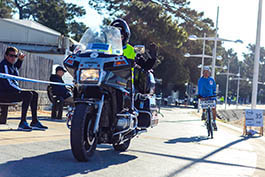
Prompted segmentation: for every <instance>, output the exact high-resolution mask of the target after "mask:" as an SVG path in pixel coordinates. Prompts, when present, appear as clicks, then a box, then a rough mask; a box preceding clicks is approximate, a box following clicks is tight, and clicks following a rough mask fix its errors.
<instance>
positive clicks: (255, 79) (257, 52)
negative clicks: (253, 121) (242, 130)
mask: <svg viewBox="0 0 265 177" xmlns="http://www.w3.org/2000/svg"><path fill="white" fill-rule="evenodd" d="M261 17H262V0H259V11H258V22H257V35H256V48H255V60H254V71H253V84H252V99H251V109H255V108H256V104H257V92H258V77H259V60H260V35H261Z"/></svg>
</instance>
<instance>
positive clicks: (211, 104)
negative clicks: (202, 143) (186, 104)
mask: <svg viewBox="0 0 265 177" xmlns="http://www.w3.org/2000/svg"><path fill="white" fill-rule="evenodd" d="M213 97H216V96H209V97H200V98H202V100H201V108H202V109H205V110H206V115H207V119H206V128H207V132H208V137H211V139H213V125H212V123H213V112H212V108H215V107H216V101H215V100H211V99H210V98H213Z"/></svg>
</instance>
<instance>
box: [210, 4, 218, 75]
mask: <svg viewBox="0 0 265 177" xmlns="http://www.w3.org/2000/svg"><path fill="white" fill-rule="evenodd" d="M218 18H219V6H218V7H217V16H216V29H215V38H214V49H213V60H212V77H213V78H215V62H216V50H217V38H218V34H217V33H218Z"/></svg>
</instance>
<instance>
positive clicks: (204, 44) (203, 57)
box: [201, 33, 206, 77]
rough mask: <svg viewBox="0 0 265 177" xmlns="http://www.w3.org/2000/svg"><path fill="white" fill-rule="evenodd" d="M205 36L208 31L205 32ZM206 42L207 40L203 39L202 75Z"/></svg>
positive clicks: (204, 36)
mask: <svg viewBox="0 0 265 177" xmlns="http://www.w3.org/2000/svg"><path fill="white" fill-rule="evenodd" d="M203 38H206V33H204V34H203ZM205 42H206V40H205V39H204V40H203V47H202V68H201V77H202V74H203V66H204V55H205Z"/></svg>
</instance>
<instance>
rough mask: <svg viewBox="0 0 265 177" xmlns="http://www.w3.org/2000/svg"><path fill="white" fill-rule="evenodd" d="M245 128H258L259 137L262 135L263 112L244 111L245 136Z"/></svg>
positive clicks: (245, 130) (245, 131)
mask: <svg viewBox="0 0 265 177" xmlns="http://www.w3.org/2000/svg"><path fill="white" fill-rule="evenodd" d="M247 127H260V135H263V110H259V109H246V110H245V123H244V132H243V134H244V135H246V134H247Z"/></svg>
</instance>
